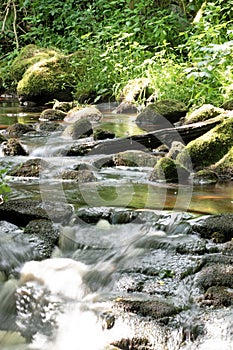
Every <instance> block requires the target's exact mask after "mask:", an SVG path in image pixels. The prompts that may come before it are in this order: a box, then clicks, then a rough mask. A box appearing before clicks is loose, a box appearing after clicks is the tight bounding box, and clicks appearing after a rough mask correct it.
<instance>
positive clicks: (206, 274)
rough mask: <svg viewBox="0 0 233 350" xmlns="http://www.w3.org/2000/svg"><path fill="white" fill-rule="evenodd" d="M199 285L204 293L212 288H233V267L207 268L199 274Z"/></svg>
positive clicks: (220, 265) (222, 265)
mask: <svg viewBox="0 0 233 350" xmlns="http://www.w3.org/2000/svg"><path fill="white" fill-rule="evenodd" d="M197 284H198V285H199V286H200V287H201V288H203V289H204V291H207V290H208V289H209V288H210V287H212V286H215V287H220V286H221V287H228V288H233V266H232V265H227V264H213V265H210V266H206V267H204V268H203V269H202V270H201V271H200V272H199V273H198V276H197Z"/></svg>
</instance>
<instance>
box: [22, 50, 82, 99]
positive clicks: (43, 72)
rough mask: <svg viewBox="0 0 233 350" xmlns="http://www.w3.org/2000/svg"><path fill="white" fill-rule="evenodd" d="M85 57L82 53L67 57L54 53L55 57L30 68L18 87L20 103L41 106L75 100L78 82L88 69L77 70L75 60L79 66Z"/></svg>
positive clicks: (42, 60)
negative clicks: (31, 103)
mask: <svg viewBox="0 0 233 350" xmlns="http://www.w3.org/2000/svg"><path fill="white" fill-rule="evenodd" d="M82 58H83V53H79V52H75V53H74V54H72V55H68V56H65V55H63V54H62V53H59V52H55V54H54V55H53V56H52V57H51V56H50V57H47V58H44V59H41V60H39V61H37V62H36V63H33V64H31V65H29V66H28V68H27V69H26V70H25V72H24V74H23V76H22V79H21V80H19V82H18V85H17V93H18V96H19V100H20V102H21V103H23V102H24V101H33V102H35V103H37V104H39V105H42V104H45V103H47V102H51V101H52V100H54V99H57V100H60V101H72V100H73V92H74V90H75V86H76V83H77V82H78V80H79V79H80V76H82V75H83V74H84V73H85V70H86V67H85V65H84V64H83V65H79V66H78V68H77V66H76V65H75V64H74V61H77V62H79V63H80V60H81V59H82ZM75 69H76V70H77V71H75Z"/></svg>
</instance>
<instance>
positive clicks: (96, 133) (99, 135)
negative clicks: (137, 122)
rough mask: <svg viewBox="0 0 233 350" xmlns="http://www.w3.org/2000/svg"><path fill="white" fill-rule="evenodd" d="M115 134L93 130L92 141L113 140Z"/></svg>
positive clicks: (102, 130)
mask: <svg viewBox="0 0 233 350" xmlns="http://www.w3.org/2000/svg"><path fill="white" fill-rule="evenodd" d="M114 138H115V134H114V132H112V131H109V130H104V129H102V128H97V129H95V130H94V140H106V139H114Z"/></svg>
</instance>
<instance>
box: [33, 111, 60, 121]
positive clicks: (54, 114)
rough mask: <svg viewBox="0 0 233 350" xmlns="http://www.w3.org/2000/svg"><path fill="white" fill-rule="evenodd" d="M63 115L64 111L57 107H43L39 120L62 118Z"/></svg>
mask: <svg viewBox="0 0 233 350" xmlns="http://www.w3.org/2000/svg"><path fill="white" fill-rule="evenodd" d="M65 116H66V113H65V112H63V111H60V110H59V109H45V110H44V111H43V112H42V113H41V115H40V117H39V120H42V121H46V120H47V121H48V120H49V121H53V120H63V119H64V118H65Z"/></svg>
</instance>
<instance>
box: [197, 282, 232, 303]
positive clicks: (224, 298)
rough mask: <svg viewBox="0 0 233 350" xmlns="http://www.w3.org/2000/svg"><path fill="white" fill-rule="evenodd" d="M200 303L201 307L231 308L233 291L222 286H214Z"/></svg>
mask: <svg viewBox="0 0 233 350" xmlns="http://www.w3.org/2000/svg"><path fill="white" fill-rule="evenodd" d="M199 303H200V304H201V306H208V307H210V306H211V307H214V308H219V307H229V306H231V305H233V291H232V290H231V289H228V288H225V287H222V286H220V287H219V286H212V287H210V288H208V289H207V291H206V292H205V294H204V296H203V297H202V298H200V299H199Z"/></svg>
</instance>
